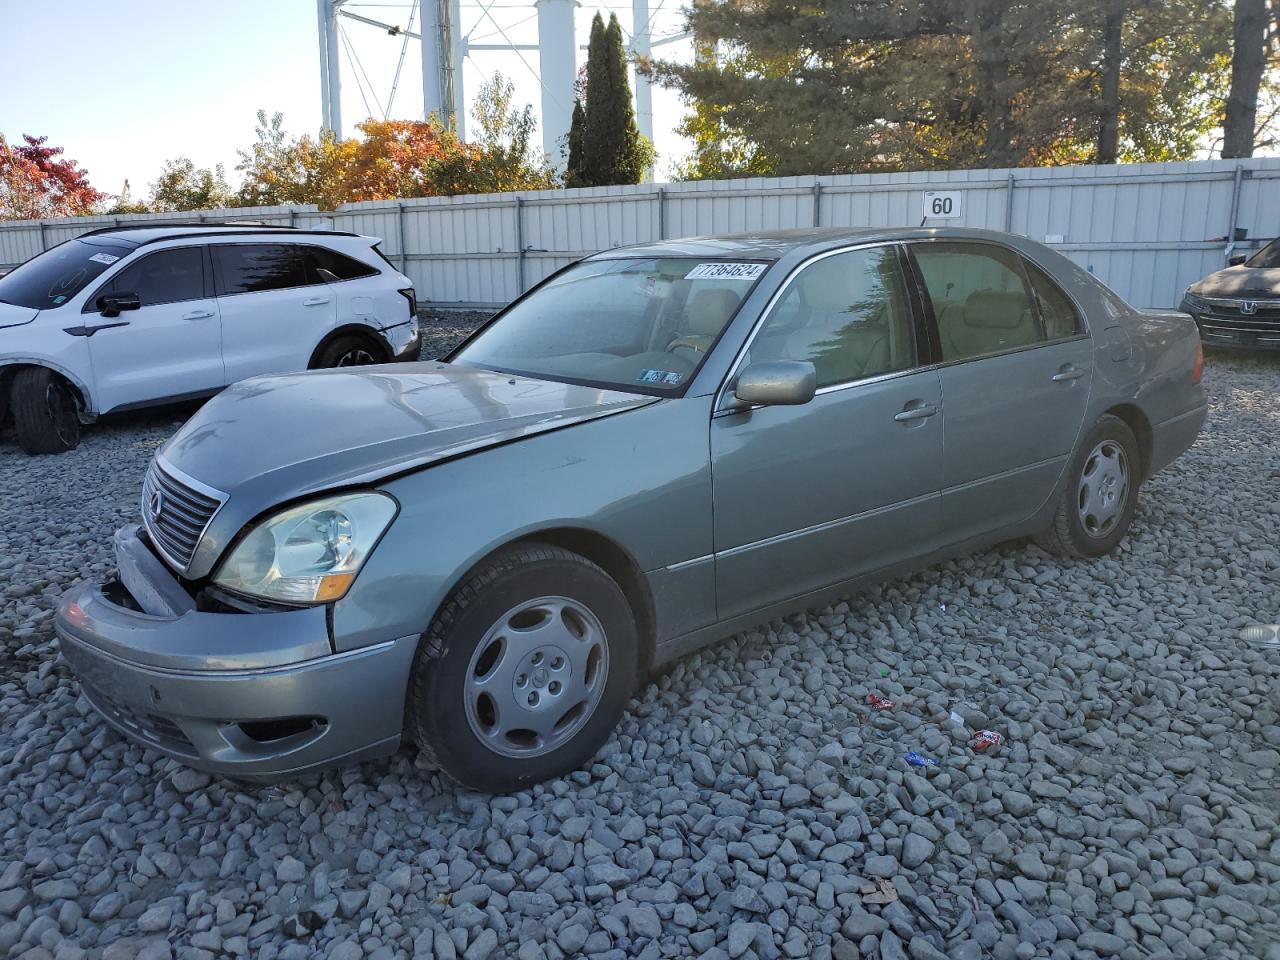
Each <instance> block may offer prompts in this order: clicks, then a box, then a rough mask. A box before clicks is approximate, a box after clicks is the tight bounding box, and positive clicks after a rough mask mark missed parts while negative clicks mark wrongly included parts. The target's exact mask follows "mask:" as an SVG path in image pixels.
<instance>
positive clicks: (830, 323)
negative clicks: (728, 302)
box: [746, 247, 916, 388]
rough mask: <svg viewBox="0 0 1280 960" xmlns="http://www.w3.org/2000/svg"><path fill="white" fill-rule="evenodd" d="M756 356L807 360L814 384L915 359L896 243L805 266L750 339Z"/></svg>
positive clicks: (899, 367) (875, 373)
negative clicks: (813, 377)
mask: <svg viewBox="0 0 1280 960" xmlns="http://www.w3.org/2000/svg"><path fill="white" fill-rule="evenodd" d="M756 360H807V361H809V362H810V363H812V364H813V366H814V369H815V371H816V373H817V385H818V387H820V388H821V387H827V386H832V385H833V384H837V383H847V382H849V381H852V380H863V379H866V378H867V377H874V376H879V375H881V374H885V373H893V372H895V371H898V370H906V369H908V368H910V367H912V366H914V365H915V362H916V360H915V349H914V338H913V335H912V315H911V306H910V301H909V300H908V298H907V291H906V284H905V283H904V281H903V277H902V271H901V270H900V268H899V264H898V258H897V256H896V254H895V253H894V250H893V249H892V248H891V247H872V248H869V249H864V250H850V251H848V252H847V253H839V254H835V255H834V256H829V257H824V258H822V259H821V260H818V261H816V262H814V263H812V264H810V265H809V266H807V267H804V268H803V269H802V270H801V271H800V273H799V274H797V275H796V277H795V279H794V280H793V281H792V282H791V285H790V286H789V287H788V288H787V290H786V292H785V293H784V294H783V296H782V297H781V299H780V300H779V301H778V302H777V303H776V304H775V305H774V308H773V309H772V310H771V311H770V313H769V316H768V318H767V319H766V320H765V322H764V324H763V325H762V326H761V327H760V330H759V331H758V332H757V334H756V337H755V339H754V340H753V341H752V343H751V348H750V350H749V352H748V354H747V358H746V362H747V363H750V362H752V361H756Z"/></svg>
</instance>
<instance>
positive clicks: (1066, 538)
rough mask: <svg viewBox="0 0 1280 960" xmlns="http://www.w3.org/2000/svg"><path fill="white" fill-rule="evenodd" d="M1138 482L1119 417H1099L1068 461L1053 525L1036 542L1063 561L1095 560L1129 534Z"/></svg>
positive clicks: (1133, 443) (1133, 446)
mask: <svg viewBox="0 0 1280 960" xmlns="http://www.w3.org/2000/svg"><path fill="white" fill-rule="evenodd" d="M1141 481H1142V477H1141V461H1140V459H1139V454H1138V441H1137V439H1136V438H1135V437H1134V435H1133V431H1132V430H1130V429H1129V425H1128V424H1126V423H1125V422H1124V421H1123V420H1121V419H1120V418H1119V417H1114V416H1111V415H1110V414H1108V415H1106V416H1104V417H1101V418H1099V420H1098V422H1097V423H1095V424H1094V425H1093V429H1092V430H1090V431H1089V432H1088V434H1087V435H1086V436H1085V438H1084V441H1083V442H1082V443H1081V444H1080V446H1079V447H1078V449H1077V450H1076V453H1075V455H1074V456H1073V457H1072V458H1071V464H1070V466H1069V468H1068V472H1067V488H1066V490H1065V491H1063V495H1062V501H1061V503H1059V504H1058V511H1057V513H1056V514H1055V515H1054V518H1053V525H1052V526H1051V527H1050V528H1049V529H1048V530H1046V531H1045V532H1044V533H1043V534H1041V535H1040V536H1039V537H1037V541H1038V542H1039V543H1040V545H1041V546H1042V547H1044V548H1045V549H1046V550H1049V551H1051V552H1053V553H1057V554H1060V555H1062V556H1067V557H1100V556H1102V555H1104V554H1107V553H1110V552H1111V551H1112V550H1114V549H1115V548H1116V546H1117V544H1119V543H1120V541H1121V540H1122V539H1123V538H1124V535H1125V534H1126V533H1128V531H1129V525H1130V523H1132V522H1133V514H1134V511H1135V510H1136V509H1137V506H1138V486H1139V484H1140V483H1141Z"/></svg>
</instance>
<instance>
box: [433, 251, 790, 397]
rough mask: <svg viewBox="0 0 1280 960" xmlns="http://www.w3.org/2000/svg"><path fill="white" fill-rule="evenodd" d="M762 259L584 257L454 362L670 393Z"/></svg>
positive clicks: (758, 271)
mask: <svg viewBox="0 0 1280 960" xmlns="http://www.w3.org/2000/svg"><path fill="white" fill-rule="evenodd" d="M768 267H769V264H768V263H762V262H759V261H727V260H706V259H697V258H693V257H669V258H661V259H658V258H635V259H625V260H589V261H587V262H585V263H580V264H577V265H575V266H572V267H570V268H569V269H567V270H565V271H564V272H563V273H561V274H559V275H557V276H556V277H554V278H553V279H551V280H549V281H548V282H547V283H545V284H544V285H543V286H541V287H539V288H538V289H537V290H535V291H534V292H533V293H531V294H530V295H529V296H528V297H526V298H525V299H524V300H521V301H520V302H519V303H517V304H515V305H514V306H513V307H511V309H509V310H508V311H507V312H506V313H504V314H503V315H502V316H501V317H499V318H498V319H497V320H495V321H494V322H493V324H491V325H490V326H489V327H488V328H486V329H485V330H484V331H483V332H482V333H480V334H479V335H478V336H477V337H476V338H475V339H474V340H472V341H471V342H470V343H468V344H467V345H466V346H465V347H463V348H462V350H460V351H459V352H458V353H457V354H456V355H455V356H454V357H453V358H452V360H453V362H455V363H463V364H467V365H473V366H480V367H487V368H489V369H493V370H500V371H502V372H504V373H520V374H527V375H529V376H534V377H546V378H547V379H550V380H567V381H570V382H573V383H586V384H590V385H592V386H606V387H610V388H614V389H619V390H629V391H633V392H637V393H652V394H656V395H658V396H665V395H671V394H675V393H678V392H679V391H681V390H682V389H683V388H684V386H685V385H686V384H687V383H688V382H689V380H690V379H691V378H692V376H693V374H694V372H695V371H696V370H697V369H698V367H699V366H700V365H701V363H702V361H703V360H704V359H706V355H707V351H708V350H710V349H711V346H712V345H713V344H714V343H715V341H716V338H718V337H719V336H720V333H721V331H723V330H724V328H725V325H726V324H727V323H728V322H729V319H730V318H731V317H732V316H733V315H734V313H736V312H737V309H738V306H739V305H740V304H741V303H742V300H743V298H744V297H746V295H747V294H748V293H749V292H750V290H751V288H752V287H753V286H754V285H755V283H756V281H757V280H758V279H759V278H760V276H761V275H762V274H763V273H764V272H765V270H767V269H768Z"/></svg>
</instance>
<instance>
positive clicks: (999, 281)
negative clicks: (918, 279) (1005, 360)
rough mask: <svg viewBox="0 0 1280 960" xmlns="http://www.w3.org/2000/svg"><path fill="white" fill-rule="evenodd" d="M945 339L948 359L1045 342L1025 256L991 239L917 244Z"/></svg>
mask: <svg viewBox="0 0 1280 960" xmlns="http://www.w3.org/2000/svg"><path fill="white" fill-rule="evenodd" d="M912 252H913V253H914V255H915V258H916V263H917V264H918V265H919V267H920V273H921V275H922V276H923V277H924V283H925V287H926V288H927V290H928V293H929V299H930V301H931V302H932V304H933V315H934V317H935V318H936V320H937V323H938V334H939V336H940V337H941V340H942V359H943V360H966V359H968V358H970V357H980V356H983V355H985V354H989V353H1001V352H1003V351H1005V350H1016V349H1018V348H1019V347H1026V346H1031V345H1033V344H1036V343H1040V342H1043V340H1044V339H1045V338H1044V335H1043V333H1042V331H1041V329H1040V324H1039V323H1038V321H1037V317H1036V309H1035V305H1034V304H1033V302H1032V298H1031V292H1030V290H1029V289H1028V287H1027V281H1026V273H1025V271H1024V270H1023V265H1022V261H1021V258H1020V257H1019V256H1018V255H1017V254H1016V253H1014V252H1013V251H1012V250H1006V249H1005V248H1004V247H1000V246H996V245H994V244H987V243H954V242H949V241H932V242H929V243H917V244H912Z"/></svg>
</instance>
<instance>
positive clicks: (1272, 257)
mask: <svg viewBox="0 0 1280 960" xmlns="http://www.w3.org/2000/svg"><path fill="white" fill-rule="evenodd" d="M1245 266H1246V267H1280V240H1272V241H1271V242H1270V243H1268V244H1267V245H1266V246H1265V247H1263V248H1262V249H1261V250H1259V251H1258V252H1257V253H1255V254H1254V255H1253V256H1252V257H1251V258H1250V259H1249V260H1247V261H1245Z"/></svg>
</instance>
